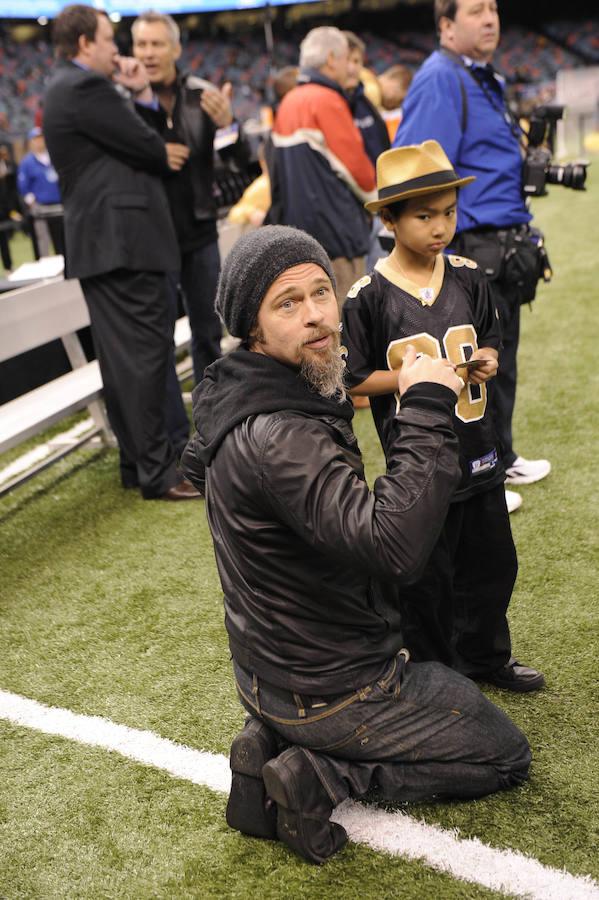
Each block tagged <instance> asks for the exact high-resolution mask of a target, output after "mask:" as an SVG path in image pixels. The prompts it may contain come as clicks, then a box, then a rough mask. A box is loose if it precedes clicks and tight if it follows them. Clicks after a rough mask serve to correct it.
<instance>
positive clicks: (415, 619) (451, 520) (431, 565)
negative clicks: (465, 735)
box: [399, 503, 462, 666]
mask: <svg viewBox="0 0 599 900" xmlns="http://www.w3.org/2000/svg"><path fill="white" fill-rule="evenodd" d="M461 507H462V504H461V503H453V504H452V505H451V506H450V508H449V512H448V514H447V518H446V520H445V523H444V525H443V530H442V532H441V534H440V536H439V539H438V541H437V543H436V544H435V546H434V548H433V551H432V553H431V555H430V557H429V560H428V562H427V564H426V567H425V569H424V572H423V573H422V575H421V577H420V578H419V579H418V581H417V582H416V583H414V584H411V585H407V586H406V587H402V588H400V589H399V605H400V610H401V630H402V634H403V639H404V644H405V646H406V647H407V648H408V650H409V651H410V657H411V659H412V660H413V661H414V662H431V661H434V662H441V663H444V664H445V665H446V666H452V665H453V663H454V654H453V648H452V640H453V631H454V598H453V557H454V553H455V543H456V541H457V540H458V538H459V534H460V530H461V515H462V509H461Z"/></svg>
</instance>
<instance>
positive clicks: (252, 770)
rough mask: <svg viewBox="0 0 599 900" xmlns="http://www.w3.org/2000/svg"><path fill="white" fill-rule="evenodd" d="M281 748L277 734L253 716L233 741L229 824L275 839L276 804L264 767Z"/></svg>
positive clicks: (250, 832)
mask: <svg viewBox="0 0 599 900" xmlns="http://www.w3.org/2000/svg"><path fill="white" fill-rule="evenodd" d="M279 750H280V747H279V743H278V740H277V738H276V736H275V734H273V732H272V731H270V729H269V728H267V727H266V725H264V723H263V722H260V721H258V719H254V718H252V717H251V716H250V717H249V718H248V719H247V721H246V723H245V728H244V729H243V731H240V732H239V734H238V735H237V737H236V738H235V740H234V741H233V743H232V744H231V756H230V764H231V772H232V776H231V793H230V794H229V802H228V803H227V813H226V817H227V825H229V827H230V828H235V830H236V831H241V832H242V833H243V834H249V835H251V836H252V837H259V838H270V839H271V840H273V841H274V840H276V837H277V807H276V804H275V802H274V801H273V800H271V799H270V798H269V797H267V796H266V789H265V787H264V781H263V779H262V769H263V767H264V766H265V765H266V763H267V762H268V761H269V759H272V758H273V756H276V755H277V754H278V753H279Z"/></svg>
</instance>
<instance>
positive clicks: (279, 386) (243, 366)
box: [193, 348, 354, 466]
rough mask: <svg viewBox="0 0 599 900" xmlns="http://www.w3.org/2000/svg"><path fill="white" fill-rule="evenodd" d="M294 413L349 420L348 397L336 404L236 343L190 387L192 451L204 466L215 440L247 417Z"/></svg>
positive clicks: (282, 367)
mask: <svg viewBox="0 0 599 900" xmlns="http://www.w3.org/2000/svg"><path fill="white" fill-rule="evenodd" d="M283 410H285V411H287V412H300V413H305V414H307V415H313V416H321V417H325V416H333V417H335V418H338V419H345V420H346V421H347V422H349V421H351V419H352V417H353V414H354V413H353V406H352V404H351V401H350V400H344V401H343V402H341V403H339V402H338V401H337V400H335V399H334V398H333V399H326V398H325V397H321V396H320V394H317V393H316V392H315V391H313V390H312V389H311V388H310V386H309V385H308V383H307V382H306V381H305V379H304V378H303V377H302V376H301V375H300V373H299V372H298V371H297V370H296V369H293V368H291V367H290V366H286V365H284V364H283V363H280V362H278V361H277V360H276V359H273V358H272V357H270V356H265V355H264V354H262V353H255V352H254V351H253V350H247V349H245V348H240V349H238V350H235V351H234V352H233V353H229V354H228V355H227V356H224V357H223V358H222V359H218V360H217V361H216V362H215V363H213V364H212V365H211V366H209V367H208V368H207V369H206V371H205V373H204V378H203V379H202V381H201V382H200V384H199V385H198V386H197V387H196V388H195V390H194V392H193V421H194V425H195V427H196V430H197V434H198V438H199V441H198V442H197V443H196V451H197V454H198V455H199V457H200V458H201V460H202V462H203V463H204V465H206V466H207V465H209V464H210V461H211V460H212V457H213V456H214V454H215V453H216V451H217V450H218V448H219V446H220V444H221V443H222V441H223V440H224V438H225V437H226V435H227V434H228V433H229V431H232V430H233V428H235V427H236V426H237V425H239V424H240V423H241V422H243V421H245V419H247V418H248V417H249V416H255V415H259V414H261V413H274V412H281V411H283Z"/></svg>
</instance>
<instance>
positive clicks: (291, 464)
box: [182, 226, 530, 863]
mask: <svg viewBox="0 0 599 900" xmlns="http://www.w3.org/2000/svg"><path fill="white" fill-rule="evenodd" d="M216 302H217V309H218V311H219V313H220V315H221V317H222V319H223V321H224V323H225V325H226V326H227V328H228V330H229V332H230V333H231V334H232V335H234V336H236V337H239V338H241V339H242V341H243V343H242V345H241V347H240V348H239V349H238V350H236V351H235V352H233V353H231V354H229V356H227V357H224V358H223V359H220V360H218V361H217V362H215V363H214V364H213V365H212V366H210V367H209V368H208V369H207V371H206V377H205V378H204V381H203V382H202V384H201V385H199V387H197V388H196V390H195V392H194V421H195V424H196V428H197V430H198V431H197V434H196V435H195V436H194V438H193V439H192V441H191V442H190V444H189V445H188V448H187V451H186V453H185V455H184V457H183V460H182V464H183V467H184V469H185V470H186V474H187V475H188V477H189V478H190V479H191V480H192V481H194V483H195V484H196V486H198V487H201V488H202V489H203V488H204V484H203V473H204V467H205V472H206V477H205V491H206V508H207V514H208V520H209V523H210V528H211V530H212V536H213V539H214V548H215V553H216V560H217V564H218V569H219V573H220V578H221V582H222V586H223V591H224V595H225V623H226V627H227V631H228V635H229V644H230V648H231V654H232V657H233V668H234V673H235V679H236V683H237V690H238V693H239V698H240V701H241V703H242V705H243V706H244V707H245V709H246V711H247V712H248V713H249V716H250V718H248V720H247V721H246V726H245V728H244V730H243V731H242V732H241V733H240V734H239V735H238V736H237V737H236V738H235V741H234V742H233V746H232V748H231V768H232V770H233V781H232V789H231V795H230V798H229V803H228V807H227V821H228V822H229V824H230V825H231V826H232V827H234V828H237V829H239V830H240V831H242V832H244V833H246V834H252V835H255V836H261V837H271V838H276V837H278V838H279V839H280V840H282V841H284V842H285V843H286V844H287V845H288V846H289V847H291V848H292V849H293V850H294V851H295V852H297V853H299V854H300V855H301V856H303V857H304V858H306V859H308V860H310V861H312V862H316V863H320V862H323V861H324V860H325V859H327V857H329V856H331V855H332V854H333V853H335V852H336V851H337V850H339V849H341V847H343V845H344V844H345V842H346V840H347V835H346V833H345V831H344V829H343V828H342V827H341V826H340V825H339V824H336V823H333V822H331V821H330V818H329V817H330V814H331V812H332V810H333V808H334V807H335V806H336V805H337V804H339V803H340V802H341V801H342V800H344V799H345V798H347V797H348V796H353V797H361V796H364V795H365V793H366V792H367V791H368V790H370V789H376V790H377V791H378V793H379V794H382V796H383V797H384V798H385V799H388V800H402V801H409V800H425V799H430V798H433V797H434V798H439V799H444V798H450V797H451V798H462V799H465V798H473V797H480V796H483V795H485V794H489V793H492V792H493V791H498V790H502V789H504V788H508V787H511V786H513V785H516V784H519V783H521V782H523V781H524V780H525V779H526V777H527V774H528V768H529V764H530V750H529V747H528V743H527V741H526V738H525V737H524V735H523V734H522V733H521V732H520V731H519V730H518V729H517V728H516V727H515V726H514V725H513V724H512V722H511V721H510V720H509V719H508V718H507V716H505V715H504V713H503V712H501V710H499V709H498V708H497V707H495V706H494V705H493V704H492V703H491V702H490V701H489V700H487V699H486V698H485V697H484V696H483V694H482V693H481V692H480V690H479V689H478V687H477V686H476V685H475V684H474V683H473V682H472V681H470V680H468V679H467V678H465V677H463V676H462V675H460V674H458V673H457V672H455V671H452V670H451V669H449V668H446V667H445V666H443V665H441V664H440V663H411V662H409V648H407V649H406V648H404V646H403V642H402V634H401V622H400V616H399V612H398V604H397V599H396V598H397V591H398V586H399V590H401V588H402V585H406V584H409V583H410V582H411V581H413V580H414V579H416V578H418V576H419V575H420V573H421V571H422V568H423V566H424V564H425V563H426V561H427V558H428V556H429V554H430V552H431V550H432V548H433V546H434V544H435V542H436V540H437V538H438V536H439V532H440V530H441V527H442V525H443V522H444V520H445V517H446V514H447V509H448V505H449V502H450V500H451V497H452V494H453V492H454V490H455V488H456V486H457V484H458V482H459V480H460V467H459V463H458V444H457V440H456V437H455V434H454V431H453V426H452V410H453V407H454V405H455V403H456V397H457V395H458V394H459V392H460V390H461V388H462V387H463V383H462V381H461V379H460V378H459V377H458V376H457V375H456V373H455V371H454V369H453V368H452V366H451V364H450V363H449V362H448V360H445V359H431V358H430V357H428V356H420V357H417V356H416V352H415V350H414V349H413V348H410V349H409V350H408V353H407V354H406V357H405V360H404V363H403V366H402V368H401V370H400V374H399V378H398V393H399V395H400V397H401V410H400V412H399V414H398V420H399V423H398V424H399V426H400V427H399V429H398V432H399V435H398V438H397V440H396V443H395V445H394V447H393V448H392V452H391V455H390V460H389V469H388V473H387V474H386V475H383V476H381V477H380V478H378V479H377V480H376V482H375V484H374V490H372V491H370V490H369V488H368V485H367V484H366V480H365V477H364V469H363V465H362V460H361V456H360V450H359V448H358V444H357V441H356V438H355V436H354V434H353V431H352V428H351V418H352V414H353V413H352V406H351V403H350V402H349V401H348V399H347V398H346V395H345V389H344V387H343V368H344V362H343V347H342V346H341V345H340V336H339V316H338V310H337V301H336V298H335V284H334V277H333V272H332V267H331V263H330V260H329V259H328V257H327V256H326V254H325V252H324V251H323V249H322V248H321V247H320V245H319V244H318V243H317V242H316V241H315V240H314V239H313V238H311V237H309V236H308V235H306V234H305V233H304V232H302V231H298V230H296V229H292V228H286V227H283V226H267V227H265V228H261V229H259V230H258V231H255V232H251V233H250V234H247V235H245V236H244V237H242V238H241V240H240V241H238V243H237V244H236V245H235V247H234V248H233V250H232V251H231V253H230V255H229V256H228V257H227V259H226V261H225V264H224V266H223V271H222V275H221V280H220V283H219V289H218V294H217V301H216Z"/></svg>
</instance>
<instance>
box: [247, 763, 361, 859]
mask: <svg viewBox="0 0 599 900" xmlns="http://www.w3.org/2000/svg"><path fill="white" fill-rule="evenodd" d="M262 774H263V777H264V784H265V785H266V793H267V794H268V796H269V797H272V799H273V800H274V801H275V802H276V804H277V835H278V838H279V840H281V841H283V843H285V844H287V846H288V847H290V848H291V850H293V851H294V852H295V853H298V854H299V855H300V856H303V857H304V859H307V860H308V861H309V862H313V863H323V862H325V860H327V859H328V858H329V857H330V856H333V854H334V853H337V851H338V850H341V848H342V847H344V846H345V844H346V843H347V834H346V832H345V829H344V828H343V827H342V826H341V825H338V824H337V823H336V822H331V821H330V820H329V816H330V815H331V813H332V811H333V804H332V802H331V799H330V797H329V795H328V794H327V792H326V791H325V789H324V787H323V786H322V784H321V781H320V779H319V777H318V775H317V774H316V771H315V769H314V766H313V765H312V763H311V762H310V759H309V758H308V756H307V755H306V754H305V753H304V751H303V750H302V749H301V747H290V748H289V749H288V750H285V751H284V752H283V753H281V755H280V756H278V757H277V758H276V759H271V761H270V762H268V763H266V765H265V766H264V769H263V770H262Z"/></svg>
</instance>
